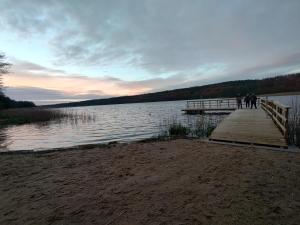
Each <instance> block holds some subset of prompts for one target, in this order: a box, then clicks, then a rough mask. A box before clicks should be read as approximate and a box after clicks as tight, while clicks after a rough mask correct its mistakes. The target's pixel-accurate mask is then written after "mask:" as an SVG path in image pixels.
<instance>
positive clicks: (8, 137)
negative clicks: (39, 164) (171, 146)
mask: <svg viewBox="0 0 300 225" xmlns="http://www.w3.org/2000/svg"><path fill="white" fill-rule="evenodd" d="M269 99H275V100H280V101H281V102H282V103H284V104H286V105H289V104H291V99H292V97H291V96H277V97H269ZM299 100H300V99H299ZM185 104H186V101H172V102H155V103H137V104H122V105H106V106H90V107H77V108H67V109H62V110H64V111H67V112H69V111H71V112H73V113H78V114H82V113H86V114H89V115H92V117H93V118H94V120H92V121H81V120H79V121H77V122H76V123H75V122H74V121H73V122H72V121H64V122H62V123H58V122H51V123H49V124H47V125H22V126H10V127H7V128H4V129H2V130H0V132H1V133H0V144H1V151H7V150H8V151H14V150H43V149H50V148H61V147H71V146H76V145H84V144H95V143H107V142H111V141H119V142H128V141H133V140H140V139H145V138H150V137H153V136H157V135H158V134H160V133H161V131H162V130H164V129H165V127H166V124H168V123H169V121H170V120H177V121H180V122H183V123H185V124H187V125H189V126H192V125H193V124H195V121H197V120H199V119H201V116H200V115H185V114H182V112H181V109H183V108H184V107H185ZM206 117H208V118H206V119H209V120H211V121H213V122H215V121H216V117H219V118H217V120H218V121H220V120H221V119H222V118H224V116H221V117H220V116H206Z"/></svg>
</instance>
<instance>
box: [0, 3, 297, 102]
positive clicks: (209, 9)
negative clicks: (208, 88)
mask: <svg viewBox="0 0 300 225" xmlns="http://www.w3.org/2000/svg"><path fill="white" fill-rule="evenodd" d="M0 5H1V14H0V26H1V29H2V30H3V31H5V32H6V33H7V34H9V35H10V34H17V35H18V36H19V39H20V40H22V41H23V40H27V41H28V42H29V43H30V44H32V45H34V40H43V44H41V45H42V46H43V47H44V48H45V49H46V50H47V52H48V51H49V58H47V59H43V60H44V61H47V62H48V63H47V65H52V66H49V67H46V66H42V65H39V64H38V63H37V62H35V61H31V60H30V57H31V52H26V53H27V55H26V56H27V58H26V57H25V58H24V59H18V60H15V61H14V62H13V67H12V68H11V74H9V75H7V76H5V78H4V82H5V85H6V86H9V88H8V89H7V93H8V94H9V95H11V96H14V98H21V97H25V96H27V97H26V98H27V99H28V100H36V99H37V96H41V98H43V99H48V100H54V98H57V99H76V98H77V97H78V96H80V97H78V98H81V97H82V98H94V97H97V98H98V97H107V96H120V95H133V94H140V93H147V92H154V91H160V90H167V89H173V88H181V87H190V86H196V85H204V84H209V83H214V82H222V81H228V80H236V79H248V78H262V77H266V76H273V75H277V74H280V73H288V72H293V71H299V70H300V52H299V45H300V26H299V21H300V13H299V10H300V1H299V0H289V1H282V0H245V1H239V0H232V1H218V0H190V1H182V0H164V1H161V0H143V1H138V0H110V1H106V0H97V1H96V0H86V1H81V0H72V1H71V0H65V1H61V0H48V1H40V0H26V1H22V0H14V1H11V0H0ZM7 38H8V39H9V37H7ZM38 47H40V46H39V45H38ZM38 47H37V46H35V48H33V49H34V51H38V49H37V48H38ZM20 51H21V50H20ZM37 55H39V54H37ZM41 55H42V54H41ZM68 66H69V67H68ZM72 66H74V67H72ZM50 67H51V68H50ZM57 68H63V70H62V69H57ZM69 68H72V71H75V70H74V68H76V69H77V68H79V69H78V71H79V72H78V73H76V74H74V73H71V72H70V71H68V69H69ZM91 68H92V69H91ZM103 68H105V69H103ZM107 68H108V69H107ZM106 69H107V70H108V71H117V72H120V74H113V73H111V72H108V73H107V74H108V75H107V74H102V73H101V72H99V73H98V74H97V70H99V71H104V70H106ZM91 70H92V71H93V76H91V74H90V73H89V72H90V71H91ZM95 71H96V72H95ZM124 71H125V72H124ZM128 71H132V73H137V71H142V72H144V74H149V76H148V75H147V76H146V75H145V76H144V75H141V76H138V75H136V74H132V75H130V72H128ZM117 72H116V73H117ZM122 73H124V74H125V75H124V74H122ZM133 76H134V77H139V78H140V79H139V80H133V79H132V78H131V77H133ZM47 96H48V97H47ZM72 96H73V97H72Z"/></svg>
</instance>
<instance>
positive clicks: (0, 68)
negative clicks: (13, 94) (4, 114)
mask: <svg viewBox="0 0 300 225" xmlns="http://www.w3.org/2000/svg"><path fill="white" fill-rule="evenodd" d="M10 66H11V64H10V63H8V62H7V61H6V59H5V55H4V54H1V53H0V109H8V108H21V107H34V106H35V105H34V103H33V102H28V101H15V100H12V99H10V98H9V97H7V96H5V94H4V91H3V75H4V74H6V73H8V72H9V68H10Z"/></svg>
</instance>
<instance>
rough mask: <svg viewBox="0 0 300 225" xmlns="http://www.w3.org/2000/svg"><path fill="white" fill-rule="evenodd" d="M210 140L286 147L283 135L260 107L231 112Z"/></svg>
mask: <svg viewBox="0 0 300 225" xmlns="http://www.w3.org/2000/svg"><path fill="white" fill-rule="evenodd" d="M210 140H214V141H226V142H234V143H245V144H254V145H265V146H275V147H283V148H287V143H286V141H285V138H284V136H283V135H282V134H281V132H280V131H279V129H278V128H277V127H276V125H275V123H274V122H273V120H272V119H271V117H270V116H269V115H268V114H267V113H266V112H265V111H264V110H262V109H261V108H259V109H240V110H236V111H234V112H232V113H231V114H230V115H229V116H228V117H226V118H225V119H224V120H223V121H222V122H221V123H220V124H219V125H218V127H217V128H216V129H215V130H214V131H213V133H212V134H211V136H210Z"/></svg>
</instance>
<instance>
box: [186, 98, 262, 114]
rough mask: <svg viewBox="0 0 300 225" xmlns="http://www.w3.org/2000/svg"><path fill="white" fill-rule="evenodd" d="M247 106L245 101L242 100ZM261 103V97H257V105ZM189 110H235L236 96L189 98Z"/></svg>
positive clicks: (187, 107)
mask: <svg viewBox="0 0 300 225" xmlns="http://www.w3.org/2000/svg"><path fill="white" fill-rule="evenodd" d="M242 104H243V107H245V103H244V101H242ZM259 104H260V98H258V99H257V105H259ZM186 109H187V110H207V111H209V110H235V109H237V100H236V98H222V99H201V100H189V101H187V103H186Z"/></svg>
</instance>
